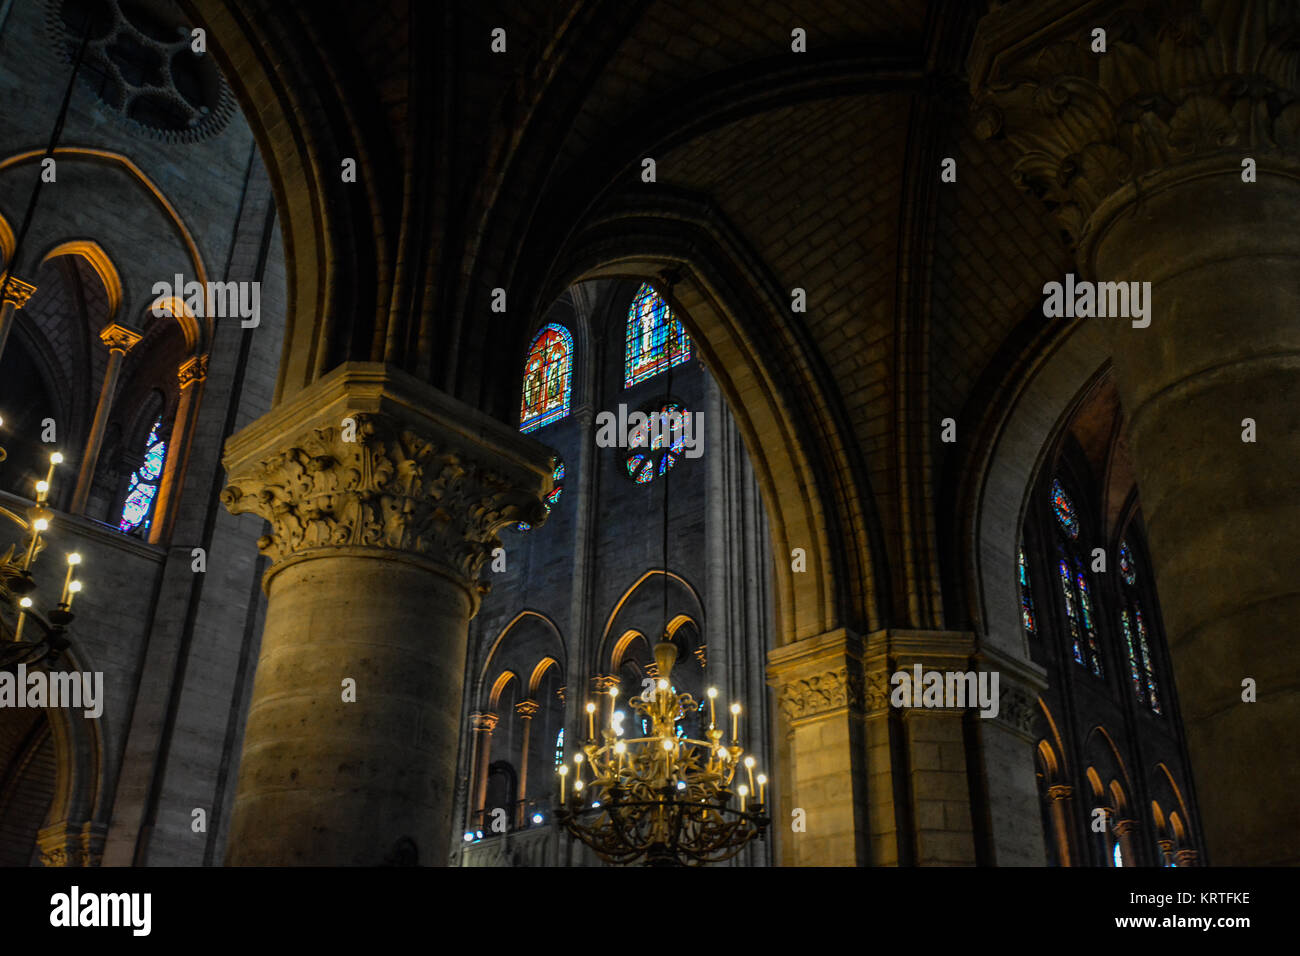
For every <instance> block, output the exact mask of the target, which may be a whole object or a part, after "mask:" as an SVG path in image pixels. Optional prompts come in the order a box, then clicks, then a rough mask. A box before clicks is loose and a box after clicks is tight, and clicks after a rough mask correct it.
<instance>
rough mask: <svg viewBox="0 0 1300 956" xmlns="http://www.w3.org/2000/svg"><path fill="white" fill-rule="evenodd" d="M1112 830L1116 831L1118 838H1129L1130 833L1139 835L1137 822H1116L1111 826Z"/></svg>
mask: <svg viewBox="0 0 1300 956" xmlns="http://www.w3.org/2000/svg"><path fill="white" fill-rule="evenodd" d="M1111 829H1112V830H1114V831H1115V835H1116V836H1127V835H1128V834H1130V833H1137V831H1138V825H1137V821H1136V820H1116V821H1115V822H1114V823H1112V824H1111Z"/></svg>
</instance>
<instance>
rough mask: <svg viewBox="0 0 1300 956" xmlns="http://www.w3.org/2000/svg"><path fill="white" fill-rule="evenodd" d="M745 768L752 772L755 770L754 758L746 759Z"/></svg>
mask: <svg viewBox="0 0 1300 956" xmlns="http://www.w3.org/2000/svg"><path fill="white" fill-rule="evenodd" d="M745 766H746V767H748V768H749V769H750V770H753V769H754V758H753V757H746V758H745Z"/></svg>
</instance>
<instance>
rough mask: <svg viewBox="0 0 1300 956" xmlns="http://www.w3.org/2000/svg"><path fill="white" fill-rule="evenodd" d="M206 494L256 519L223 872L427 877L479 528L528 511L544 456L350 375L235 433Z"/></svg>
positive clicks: (482, 548)
mask: <svg viewBox="0 0 1300 956" xmlns="http://www.w3.org/2000/svg"><path fill="white" fill-rule="evenodd" d="M225 465H226V468H227V471H228V472H229V475H230V485H229V487H227V489H226V491H225V492H224V493H223V496H222V500H223V501H224V502H225V504H226V505H227V507H229V508H230V510H231V511H233V512H235V513H243V512H251V513H255V514H258V515H260V516H261V517H263V518H265V519H266V520H267V521H269V522H270V526H271V527H270V533H269V534H267V535H266V536H265V537H263V538H262V539H261V540H260V541H259V547H260V548H261V550H262V551H263V553H264V554H266V555H267V556H268V557H269V558H270V559H271V566H270V569H269V570H268V571H267V574H266V578H265V581H264V587H265V589H266V593H267V612H266V621H265V625H264V628H263V635H262V646H261V652H260V657H259V660H258V666H257V673H256V677H255V680H254V685H253V697H252V703H251V706H250V710H249V715H248V725H247V729H246V731H245V734H244V749H243V756H242V760H241V764H240V769H239V784H238V789H237V791H236V795H235V803H234V810H233V820H232V823H231V831H230V841H229V851H228V856H227V862H228V863H229V864H232V865H295V864H304V865H376V864H382V863H402V864H405V863H416V864H420V865H441V864H445V863H446V861H447V858H448V850H449V846H450V843H449V840H450V837H451V834H452V830H453V827H452V820H451V813H452V794H453V792H454V789H455V788H454V787H452V786H450V782H451V781H452V780H453V779H454V778H455V773H456V748H457V743H458V739H459V728H458V721H459V719H460V715H461V697H462V690H463V688H462V683H463V680H464V666H465V654H466V635H467V629H468V625H469V620H470V618H471V617H472V616H473V614H474V613H475V612H476V611H477V609H478V603H479V596H480V585H479V584H478V573H479V570H480V568H481V566H482V565H483V563H484V562H485V560H486V559H487V558H488V557H489V555H490V553H491V551H492V549H493V548H495V547H497V546H498V545H499V542H498V540H497V538H496V531H497V530H498V529H499V528H501V527H503V526H505V525H506V524H508V523H510V522H514V521H520V520H524V521H530V522H536V521H538V520H540V519H542V518H544V512H543V509H542V506H541V503H540V497H541V495H542V494H543V493H544V492H545V491H546V490H547V489H546V483H547V482H548V480H549V474H550V467H549V458H548V455H547V453H546V451H545V450H544V449H543V448H542V446H540V445H538V444H537V443H535V442H533V441H532V440H530V439H527V438H524V437H523V436H521V435H520V434H519V433H518V432H517V431H515V430H514V429H512V428H510V427H509V426H508V425H504V424H502V423H500V422H497V421H495V420H494V419H490V418H488V417H486V416H484V415H482V414H481V413H479V412H478V411H476V410H474V409H471V408H468V407H465V406H463V405H461V404H460V403H458V402H455V401H454V400H452V399H450V398H449V397H447V396H445V395H443V394H441V393H438V392H437V391H435V390H434V389H432V388H430V387H428V386H426V385H423V384H422V383H420V382H418V381H416V380H415V379H413V378H410V377H409V376H406V375H404V374H402V373H400V372H396V371H394V370H391V369H388V368H386V367H385V366H382V365H377V364H373V363H349V364H347V365H344V366H342V367H340V368H339V369H337V370H335V371H334V372H332V373H331V374H330V375H327V376H326V377H325V378H323V379H321V380H320V381H318V382H316V383H315V384H313V385H312V386H310V387H309V388H307V389H305V390H304V391H302V392H300V393H299V394H298V395H296V396H295V397H294V399H293V400H292V401H291V402H289V403H287V404H286V405H282V406H280V407H279V408H277V409H275V410H274V411H272V412H271V413H270V414H268V415H266V416H265V417H264V418H262V419H260V420H259V421H257V422H255V423H253V424H252V425H250V426H249V427H248V428H246V429H245V430H243V431H241V432H240V433H238V434H237V435H235V436H233V437H232V438H231V439H230V441H229V442H228V443H227V447H226V457H225Z"/></svg>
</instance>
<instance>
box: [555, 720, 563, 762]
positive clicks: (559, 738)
mask: <svg viewBox="0 0 1300 956" xmlns="http://www.w3.org/2000/svg"><path fill="white" fill-rule="evenodd" d="M562 763H564V728H563V727H561V728H560V732H559V733H558V734H556V735H555V769H556V771H558V770H559V769H560V764H562Z"/></svg>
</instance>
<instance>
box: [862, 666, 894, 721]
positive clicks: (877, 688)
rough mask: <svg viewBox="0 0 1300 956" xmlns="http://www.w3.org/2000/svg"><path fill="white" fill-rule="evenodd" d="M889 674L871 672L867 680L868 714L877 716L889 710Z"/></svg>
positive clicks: (885, 672) (877, 671)
mask: <svg viewBox="0 0 1300 956" xmlns="http://www.w3.org/2000/svg"><path fill="white" fill-rule="evenodd" d="M891 690H892V688H891V687H890V685H889V673H888V672H887V671H885V670H879V669H877V670H871V671H868V672H867V679H866V705H867V713H869V714H875V713H880V712H883V711H887V710H889V694H890V691H891Z"/></svg>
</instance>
